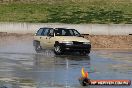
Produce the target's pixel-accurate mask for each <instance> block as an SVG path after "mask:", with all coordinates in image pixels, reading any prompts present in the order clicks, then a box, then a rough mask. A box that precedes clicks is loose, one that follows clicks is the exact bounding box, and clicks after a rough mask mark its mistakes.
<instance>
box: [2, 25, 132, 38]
mask: <svg viewBox="0 0 132 88" xmlns="http://www.w3.org/2000/svg"><path fill="white" fill-rule="evenodd" d="M40 27H53V28H57V27H62V28H74V29H77V30H78V31H79V32H80V33H83V34H89V35H129V34H130V35H131V34H132V24H61V23H0V32H11V33H35V32H36V31H37V30H38V29H39V28H40Z"/></svg>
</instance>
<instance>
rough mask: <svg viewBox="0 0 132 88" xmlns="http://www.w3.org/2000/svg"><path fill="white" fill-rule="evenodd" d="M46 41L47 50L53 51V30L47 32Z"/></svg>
mask: <svg viewBox="0 0 132 88" xmlns="http://www.w3.org/2000/svg"><path fill="white" fill-rule="evenodd" d="M47 40H48V48H50V49H53V48H54V43H55V37H54V29H50V30H49V34H48V37H47Z"/></svg>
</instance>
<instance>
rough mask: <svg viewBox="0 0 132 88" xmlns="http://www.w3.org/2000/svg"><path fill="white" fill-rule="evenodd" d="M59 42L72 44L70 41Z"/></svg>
mask: <svg viewBox="0 0 132 88" xmlns="http://www.w3.org/2000/svg"><path fill="white" fill-rule="evenodd" d="M61 43H65V44H73V42H72V41H62V42H61Z"/></svg>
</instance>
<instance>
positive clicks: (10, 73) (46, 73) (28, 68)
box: [0, 40, 132, 88]
mask: <svg viewBox="0 0 132 88" xmlns="http://www.w3.org/2000/svg"><path fill="white" fill-rule="evenodd" d="M82 67H84V68H85V70H86V71H88V72H89V78H90V79H129V80H132V50H92V51H91V53H90V54H89V55H88V56H80V55H78V54H75V53H74V54H70V55H69V54H66V55H61V56H56V55H54V53H53V51H51V50H45V51H43V52H41V53H36V52H35V51H34V48H33V46H32V41H29V40H28V41H24V42H22V41H21V40H16V41H15V42H14V41H13V42H7V43H6V44H0V88H1V87H2V86H6V87H7V88H132V86H87V87H82V86H81V85H80V84H79V81H78V79H79V77H81V68H82Z"/></svg>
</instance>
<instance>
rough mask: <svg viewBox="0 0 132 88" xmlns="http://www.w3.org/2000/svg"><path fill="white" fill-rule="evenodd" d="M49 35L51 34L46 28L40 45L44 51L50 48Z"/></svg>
mask: <svg viewBox="0 0 132 88" xmlns="http://www.w3.org/2000/svg"><path fill="white" fill-rule="evenodd" d="M48 33H49V28H44V29H43V31H42V33H41V36H40V37H39V38H40V45H41V47H42V48H43V49H46V48H48V47H49V45H48Z"/></svg>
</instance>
